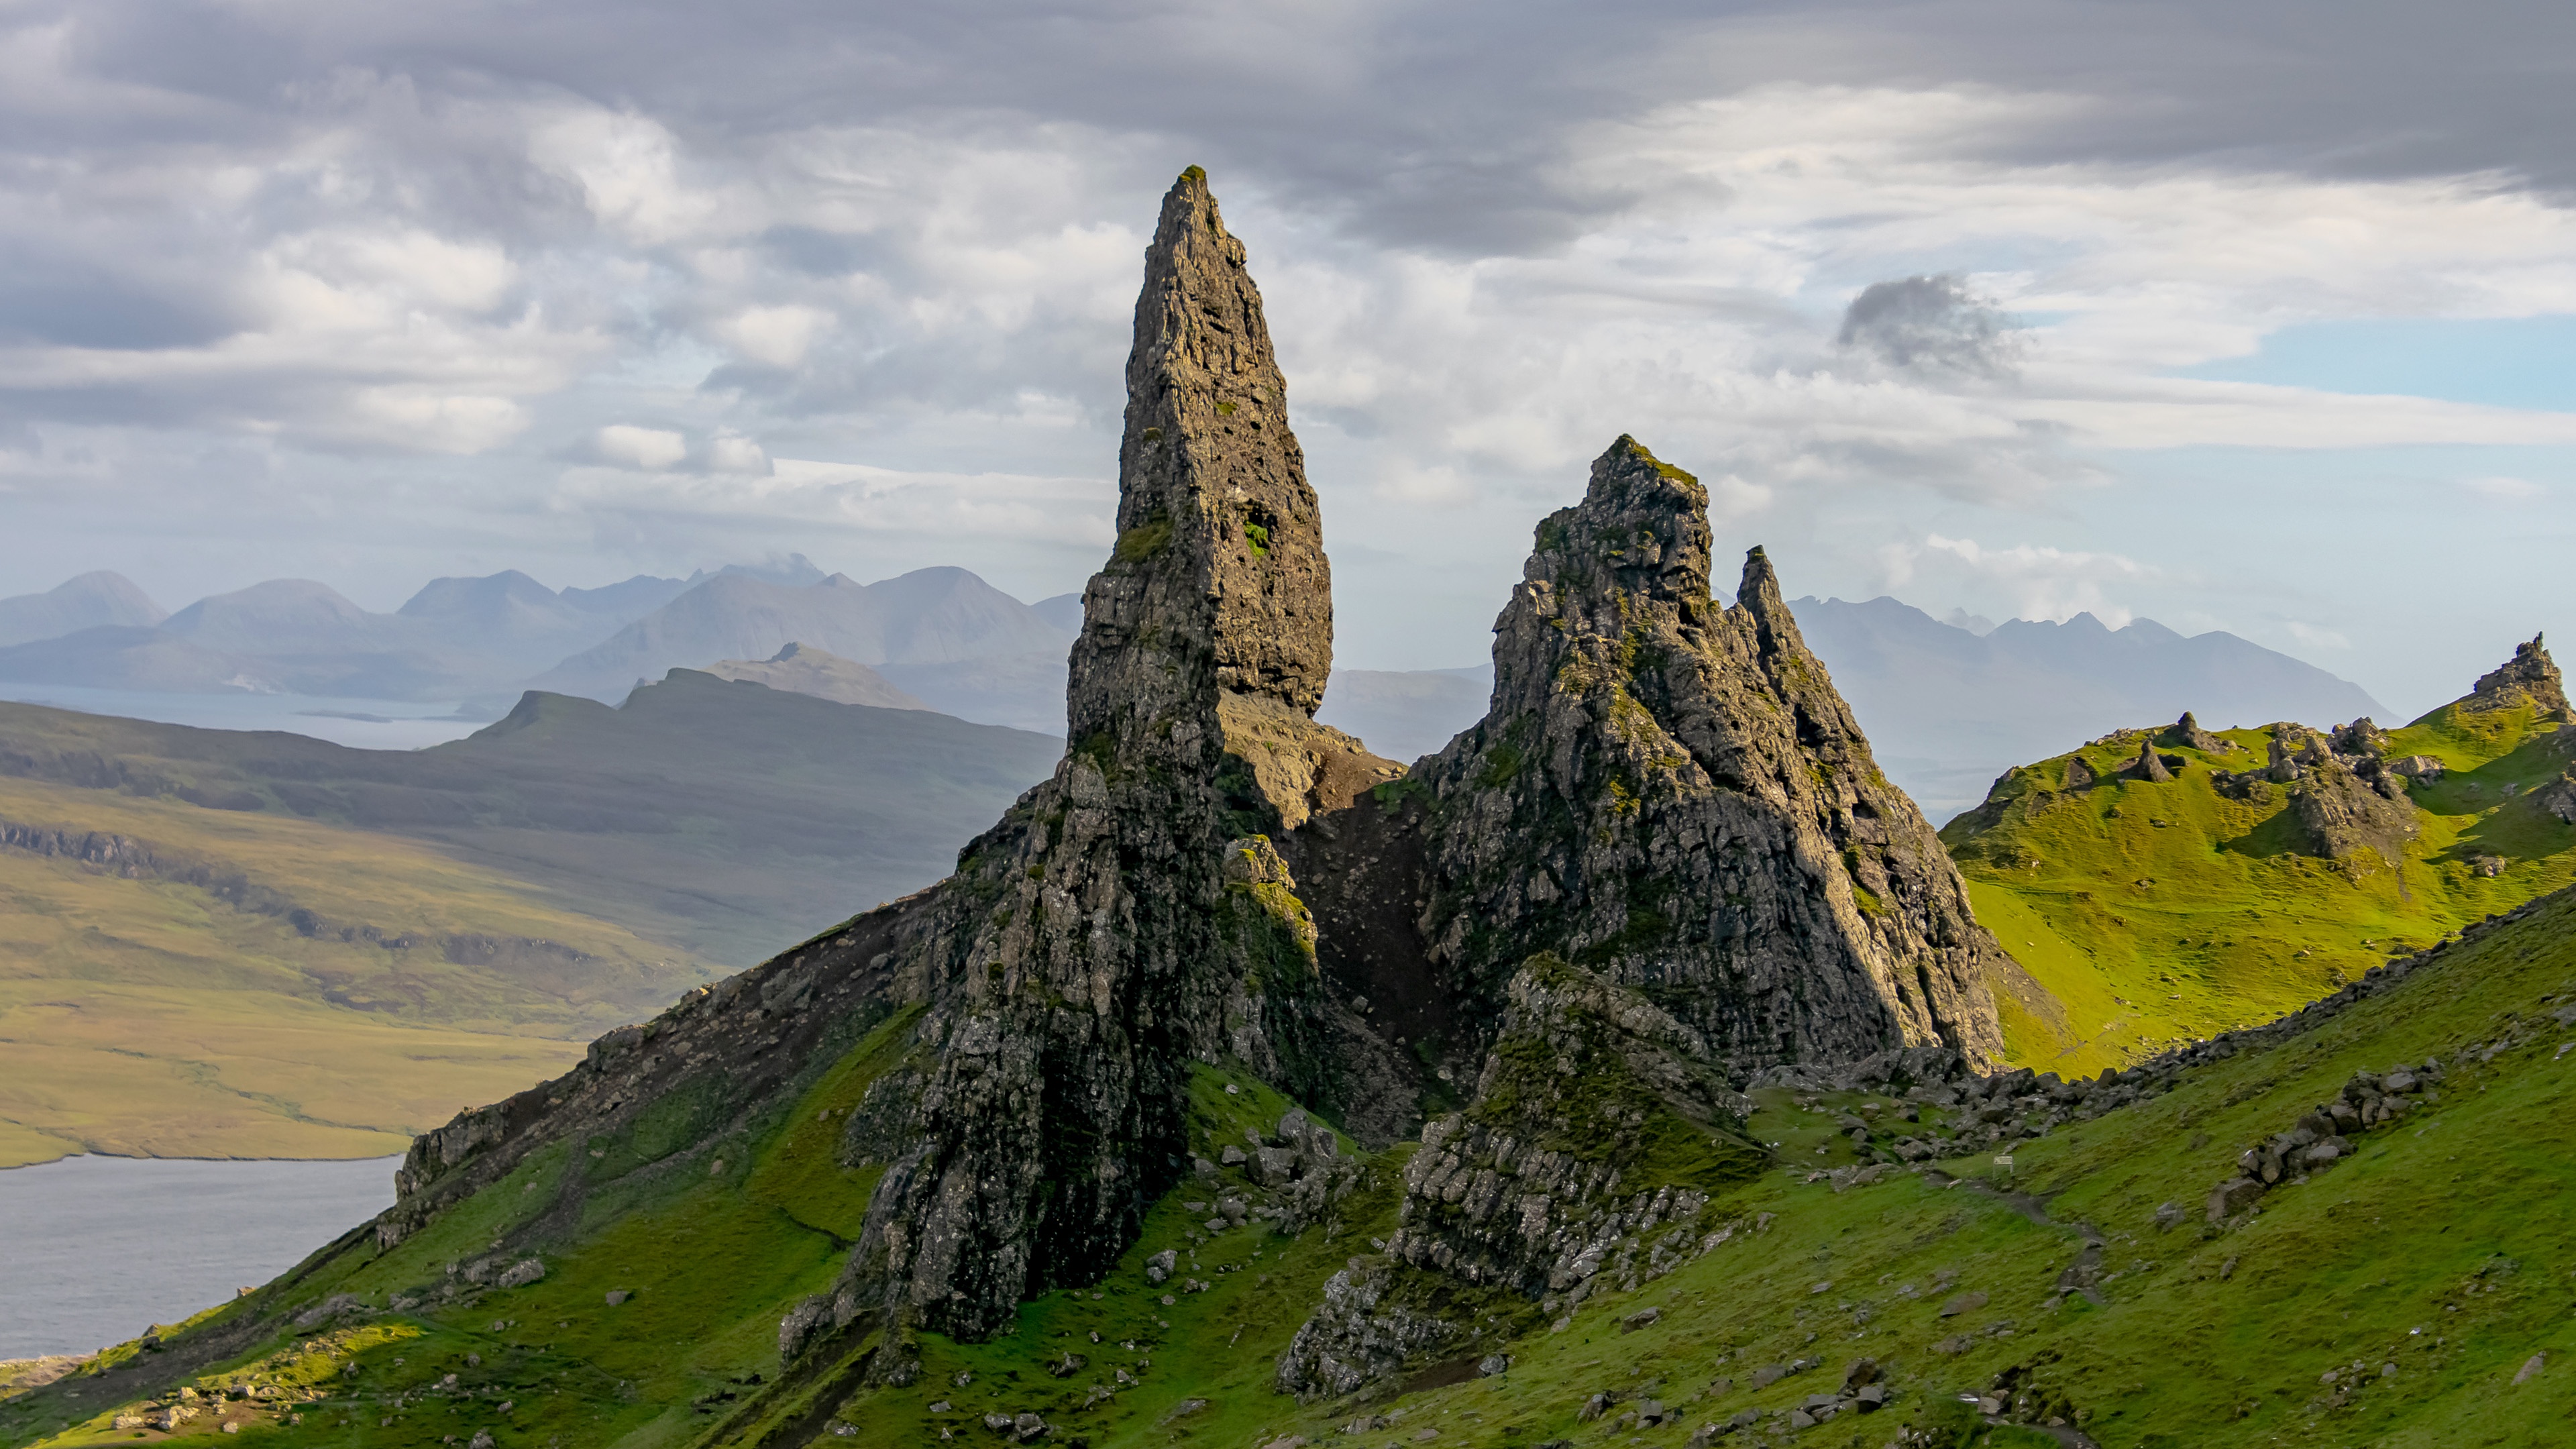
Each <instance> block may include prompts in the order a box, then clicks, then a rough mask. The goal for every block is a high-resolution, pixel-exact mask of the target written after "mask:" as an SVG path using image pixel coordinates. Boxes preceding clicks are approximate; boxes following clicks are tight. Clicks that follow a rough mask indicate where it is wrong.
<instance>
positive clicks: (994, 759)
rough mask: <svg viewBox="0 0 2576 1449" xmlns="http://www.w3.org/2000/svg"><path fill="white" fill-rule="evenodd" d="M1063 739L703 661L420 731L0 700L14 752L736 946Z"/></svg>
mask: <svg viewBox="0 0 2576 1449" xmlns="http://www.w3.org/2000/svg"><path fill="white" fill-rule="evenodd" d="M1062 749H1063V746H1062V744H1061V743H1060V742H1058V741H1056V740H1054V739H1050V738H1047V737H1045V736H1040V735H1032V734H1028V733H1024V732H1021V731H1016V730H1008V729H1002V728H998V727H995V726H989V725H969V724H966V723H965V722H963V721H960V720H954V719H950V718H947V717H945V716H940V715H933V714H927V713H924V712H922V711H919V710H907V709H871V708H867V707H865V706H859V705H845V704H835V703H832V702H830V701H827V700H821V699H814V698H810V697H808V696H805V695H800V694H792V693H786V692H782V691H779V690H772V689H765V688H761V687H759V686H756V685H750V684H732V683H727V682H725V681H723V680H719V679H716V678H715V677H713V676H711V675H707V674H701V673H697V672H695V671H691V670H675V671H673V672H672V674H671V675H670V677H669V678H667V679H666V680H664V681H663V682H662V683H659V684H655V685H650V686H647V687H645V688H642V689H638V690H636V691H635V692H634V693H633V694H632V695H631V696H630V697H629V698H628V700H627V701H626V704H625V705H624V707H622V708H612V707H610V706H608V705H604V704H600V703H598V702H596V701H592V700H586V699H577V698H572V697H569V696H564V695H548V694H542V693H533V692H532V693H530V694H528V695H527V696H525V697H524V698H522V699H521V700H520V702H519V704H518V706H517V707H516V708H515V709H514V710H512V711H511V713H510V714H509V716H508V717H506V718H504V719H503V720H501V721H500V722H499V723H497V724H494V725H491V726H489V727H488V728H486V729H484V730H482V731H480V732H478V733H476V734H475V735H473V736H471V737H469V738H467V739H463V740H458V741H456V742H454V743H452V744H445V745H439V746H436V747H433V748H431V749H426V750H416V751H389V750H353V749H344V748H342V747H340V746H337V745H331V744H326V743H324V742H322V741H320V740H314V739H309V738H306V737H304V736H301V735H288V734H275V733H245V732H236V731H229V730H199V729H190V728H187V727H185V726H180V725H162V724H150V723H146V722H143V721H139V720H126V719H114V718H108V717H103V716H97V715H82V714H73V713H69V712H67V711H62V710H53V709H46V708H43V707H41V706H35V705H18V704H5V703H0V774H5V775H10V776H16V777H18V778H22V779H28V780H35V781H41V782H45V783H51V784H61V785H72V786H78V787H84V788H90V789H96V790H100V791H103V792H110V793H114V794H124V795H140V796H146V797H155V798H166V799H171V800H177V801H183V802H191V803H194V804H198V805H202V806H205V807H208V808H214V809H223V810H230V811H260V812H265V813H267V814H270V815H275V816H279V817H282V818H287V819H301V820H311V821H316V822H320V823H324V824H330V825H342V826H350V827H354V828H357V829H362V830H371V831H377V832H381V833H385V834H392V835H400V836H405V837H408V838H411V839H414V840H418V841H422V842H426V843H428V844H432V845H435V846H437V847H438V848H440V849H441V850H443V851H445V852H446V853H448V854H449V855H451V856H453V857H454V858H456V859H458V860H462V861H465V862H468V863H471V864H474V865H477V866H481V867H483V868H485V869H488V870H492V871H496V872H498V873H500V874H502V875H504V876H507V877H509V878H512V879H515V880H520V881H525V882H528V883H530V884H532V885H536V886H539V887H542V888H544V889H545V890H548V891H550V892H553V893H554V895H555V897H556V898H557V899H559V900H561V901H563V902H565V903H567V904H568V905H569V906H570V907H571V908H572V909H574V910H577V911H580V912H582V913H584V914H587V915H592V916H596V917H599V918H601V919H604V920H614V921H618V922H620V923H622V924H624V925H626V926H628V927H629V928H631V929H633V930H635V931H636V932H637V933H639V934H641V935H643V936H645V937H647V938H649V939H652V940H656V941H660V942H664V943H666V944H667V945H668V946H670V947H672V948H674V949H677V950H680V951H683V952H685V953H687V954H689V955H691V956H695V957H698V958H702V959H705V960H709V961H715V962H720V963H723V964H726V965H728V966H732V965H739V964H741V963H743V962H747V961H755V960H758V959H760V957H761V956H762V955H764V954H766V953H768V952H769V951H772V950H775V949H777V948H778V947H779V946H781V945H783V944H786V943H787V942H789V941H793V940H796V939H798V938H799V937H801V936H803V935H806V934H810V933H811V932H813V931H815V930H818V929H820V928H822V927H823V926H826V925H829V924H830V923H831V922H832V921H833V920H835V919H837V918H838V917H839V916H841V915H846V914H847V913H848V911H849V909H850V907H849V904H848V903H849V902H850V901H851V900H852V899H853V898H856V897H864V898H865V899H867V900H870V901H876V900H891V899H894V898H895V897H898V896H902V895H906V894H909V893H910V892H912V891H914V890H918V889H919V888H921V887H922V886H923V885H926V884H928V883H929V882H931V881H933V880H935V879H937V878H938V877H939V875H940V874H941V873H942V872H943V871H944V870H945V869H947V867H948V865H949V863H950V862H952V861H953V860H954V858H955V854H956V850H957V847H958V846H959V845H960V844H962V843H964V842H965V840H966V839H967V838H968V837H969V836H971V835H972V834H973V833H974V831H975V829H976V827H977V826H978V825H980V824H981V823H983V822H984V821H986V820H988V819H990V817H991V815H992V813H993V812H994V811H996V810H999V809H1000V808H1002V807H1003V806H1004V805H1007V804H1008V803H1009V802H1010V801H1011V800H1012V798H1013V797H1015V796H1017V795H1018V794H1019V793H1020V791H1021V790H1023V789H1025V788H1026V787H1027V786H1028V784H1029V783H1030V782H1031V781H1034V780H1037V779H1040V778H1043V777H1044V776H1045V774H1046V772H1047V770H1048V769H1049V768H1050V767H1051V766H1052V765H1053V764H1054V763H1055V759H1056V756H1057V755H1058V754H1059V753H1060V752H1061V751H1062Z"/></svg>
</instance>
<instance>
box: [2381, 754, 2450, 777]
mask: <svg viewBox="0 0 2576 1449" xmlns="http://www.w3.org/2000/svg"><path fill="white" fill-rule="evenodd" d="M2449 769H2450V766H2448V765H2445V764H2443V763H2442V762H2441V761H2440V760H2437V759H2435V758H2433V757H2432V756H2431V755H2406V756H2404V757H2402V758H2399V759H2394V760H2390V761H2389V762H2388V773H2390V774H2392V775H2395V776H2397V777H2399V778H2400V779H2404V780H2421V781H2423V782H2425V783H2427V784H2430V783H2431V782H2433V781H2435V780H2438V779H2440V778H2442V776H2443V774H2444V773H2445V772H2447V771H2448V770H2449Z"/></svg>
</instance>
